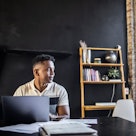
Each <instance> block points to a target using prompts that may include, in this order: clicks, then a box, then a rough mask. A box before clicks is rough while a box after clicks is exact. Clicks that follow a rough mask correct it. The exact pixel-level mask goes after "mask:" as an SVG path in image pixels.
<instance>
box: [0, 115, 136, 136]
mask: <svg viewBox="0 0 136 136" xmlns="http://www.w3.org/2000/svg"><path fill="white" fill-rule="evenodd" d="M92 128H94V129H96V130H98V136H136V123H133V122H130V121H127V120H123V119H120V118H112V117H111V118H98V124H97V125H92ZM0 136H39V134H38V133H35V134H21V133H14V132H3V131H0Z"/></svg>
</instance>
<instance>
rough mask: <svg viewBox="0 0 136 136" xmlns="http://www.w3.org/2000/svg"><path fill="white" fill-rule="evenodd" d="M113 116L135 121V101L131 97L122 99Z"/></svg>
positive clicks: (118, 102)
mask: <svg viewBox="0 0 136 136" xmlns="http://www.w3.org/2000/svg"><path fill="white" fill-rule="evenodd" d="M112 117H120V118H123V119H126V120H129V121H132V122H135V108H134V102H133V100H131V99H120V100H118V101H117V104H116V106H115V108H114V110H113V114H112Z"/></svg>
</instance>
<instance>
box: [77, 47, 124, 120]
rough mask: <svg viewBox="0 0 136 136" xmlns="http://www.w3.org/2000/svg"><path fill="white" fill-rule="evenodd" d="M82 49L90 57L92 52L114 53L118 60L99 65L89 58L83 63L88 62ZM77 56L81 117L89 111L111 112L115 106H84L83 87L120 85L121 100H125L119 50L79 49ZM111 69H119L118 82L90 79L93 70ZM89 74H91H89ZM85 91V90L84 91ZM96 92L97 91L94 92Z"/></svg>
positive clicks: (103, 62)
mask: <svg viewBox="0 0 136 136" xmlns="http://www.w3.org/2000/svg"><path fill="white" fill-rule="evenodd" d="M84 49H85V50H86V53H87V52H88V50H89V54H90V55H91V54H92V53H93V52H96V51H101V52H104V53H105V52H106V51H114V52H116V54H117V56H118V58H117V61H116V62H114V63H113V62H112V63H109V62H106V61H104V60H102V61H101V62H100V63H94V58H92V57H91V56H89V59H90V60H89V61H84V60H85V59H86V60H88V58H87V57H88V55H87V54H86V58H83V57H85V56H84V54H83V53H84ZM104 53H103V54H104ZM79 56H80V91H81V117H82V118H84V117H85V111H91V110H113V109H114V107H115V105H110V104H109V105H91V104H90V105H86V104H85V85H86V84H88V85H89V84H90V85H93V84H94V85H96V84H97V85H99V84H105V85H107V84H109V85H110V84H111V85H113V84H121V91H122V92H121V94H122V98H123V99H126V95H125V80H124V69H123V66H124V64H123V60H122V52H121V49H120V48H116V49H115V48H92V47H86V48H83V47H80V48H79ZM111 67H114V68H116V69H119V71H120V80H110V81H109V80H108V81H103V80H102V79H101V77H99V79H95V80H94V79H92V72H91V69H93V68H100V69H103V68H106V69H107V70H108V69H109V68H111ZM86 69H88V70H90V71H89V73H88V72H86V71H87V70H86ZM90 73H91V74H90ZM88 75H89V77H88V78H86V76H88ZM86 91H87V90H86ZM95 91H97V90H95Z"/></svg>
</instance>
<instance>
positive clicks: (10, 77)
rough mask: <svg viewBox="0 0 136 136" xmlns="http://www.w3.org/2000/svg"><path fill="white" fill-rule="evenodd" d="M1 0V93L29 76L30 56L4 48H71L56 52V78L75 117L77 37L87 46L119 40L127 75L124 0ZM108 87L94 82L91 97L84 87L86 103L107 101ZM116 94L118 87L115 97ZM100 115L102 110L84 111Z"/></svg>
mask: <svg viewBox="0 0 136 136" xmlns="http://www.w3.org/2000/svg"><path fill="white" fill-rule="evenodd" d="M0 5H1V8H0V20H1V21H0V49H1V54H0V56H1V58H0V60H1V67H0V95H12V94H13V92H14V91H15V89H16V88H17V87H18V86H19V85H21V84H23V83H25V82H27V81H29V80H31V79H32V78H33V76H32V71H31V60H32V58H33V57H34V55H32V54H15V53H8V52H7V51H6V50H4V51H3V49H5V48H6V49H20V50H37V51H39V50H55V51H58V52H59V51H66V52H69V53H72V55H71V56H67V57H64V56H63V55H62V56H60V57H57V56H56V57H55V58H56V76H55V81H56V82H58V83H59V84H61V85H63V86H64V87H65V88H66V89H67V91H68V94H69V100H70V108H71V117H80V80H79V53H78V49H79V46H80V45H79V40H84V41H85V42H86V43H87V44H88V46H91V47H107V48H108V47H113V48H114V47H116V45H118V44H119V45H121V47H122V52H123V61H124V64H125V66H124V68H125V78H126V79H127V61H126V60H127V58H126V50H127V42H126V39H127V38H126V12H125V11H126V3H125V0H39V1H36V0H29V1H28V0H19V1H18V0H1V3H0ZM3 52H4V53H3ZM102 87H103V88H105V89H103V92H102V90H101V88H102ZM88 88H90V87H88ZM109 88H110V89H111V87H107V86H102V85H101V86H99V87H96V86H94V88H93V89H95V92H92V93H91V97H89V93H90V92H86V93H87V96H88V98H87V99H86V101H87V103H94V101H95V100H98V99H100V100H103V101H105V100H109V99H110V97H111V91H108V93H107V90H108V89H109ZM96 90H97V91H96ZM102 94H103V95H102ZM120 97H121V96H120V92H117V93H116V96H115V99H116V98H120ZM101 115H104V116H106V115H107V113H105V111H104V112H102V111H101V112H100V111H95V112H91V113H88V116H101Z"/></svg>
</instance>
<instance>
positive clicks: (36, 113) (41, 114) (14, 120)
mask: <svg viewBox="0 0 136 136" xmlns="http://www.w3.org/2000/svg"><path fill="white" fill-rule="evenodd" d="M1 99H2V109H3V118H4V121H5V123H6V124H21V123H33V122H46V121H49V97H47V96H2V97H1Z"/></svg>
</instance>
